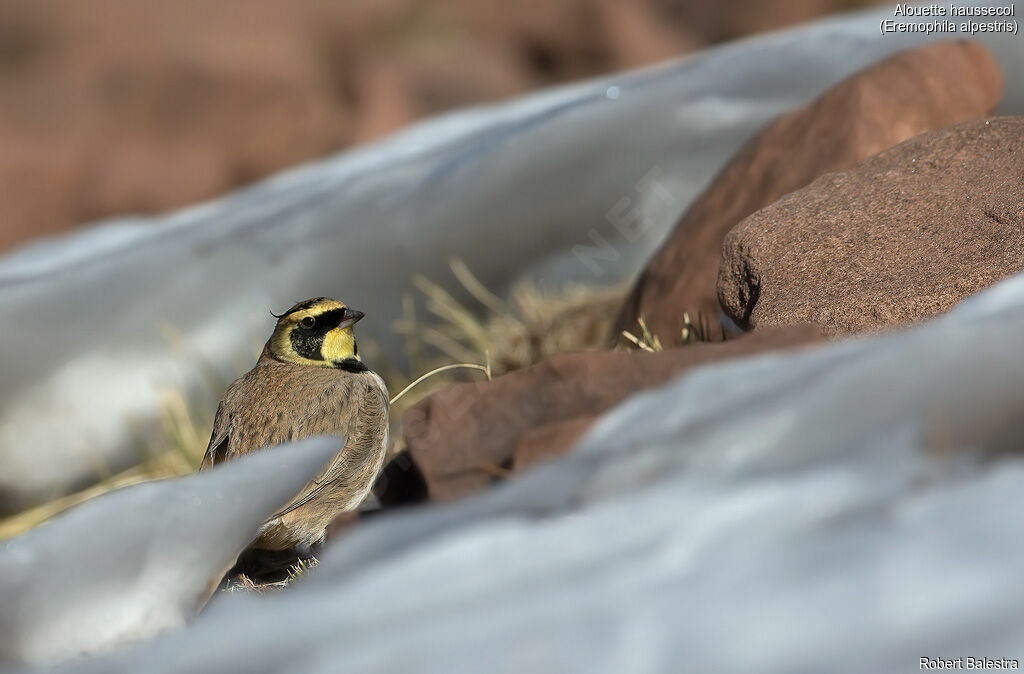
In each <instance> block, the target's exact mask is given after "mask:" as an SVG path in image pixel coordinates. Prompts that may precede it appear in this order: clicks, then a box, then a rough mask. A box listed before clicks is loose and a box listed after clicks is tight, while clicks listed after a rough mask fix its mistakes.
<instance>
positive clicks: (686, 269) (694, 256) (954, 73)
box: [615, 42, 1003, 343]
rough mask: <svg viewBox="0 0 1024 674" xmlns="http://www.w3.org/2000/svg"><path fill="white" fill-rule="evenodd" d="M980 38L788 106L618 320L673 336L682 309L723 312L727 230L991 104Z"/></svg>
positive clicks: (996, 80) (677, 234) (993, 97)
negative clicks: (722, 254)
mask: <svg viewBox="0 0 1024 674" xmlns="http://www.w3.org/2000/svg"><path fill="white" fill-rule="evenodd" d="M1002 89H1003V85H1002V76H1001V74H1000V71H999V67H998V65H997V64H996V62H995V59H994V58H993V57H992V55H991V54H990V53H989V51H988V50H987V49H986V48H985V47H982V46H981V45H979V44H975V43H970V42H941V43H936V44H932V45H929V46H926V47H921V48H919V49H915V50H912V51H906V52H903V53H900V54H897V55H895V56H892V57H890V58H888V59H886V60H885V61H882V62H881V63H879V64H877V65H874V66H872V67H869V68H866V69H864V70H862V71H860V72H859V73H857V74H855V75H853V76H851V77H849V78H848V79H846V80H844V81H843V82H841V83H839V84H838V85H836V86H835V87H833V88H832V89H830V90H829V91H827V92H826V93H825V94H823V95H822V96H821V97H820V98H818V99H817V100H816V101H815V102H813V103H811V104H810V105H808V106H807V107H805V108H803V109H801V110H797V111H795V112H791V113H789V114H787V115H784V116H782V117H780V118H778V119H777V120H775V122H773V123H772V124H770V125H769V126H767V127H766V128H765V129H764V130H763V131H761V133H760V134H758V135H757V136H756V137H755V138H754V139H753V140H751V141H750V142H749V143H748V144H747V145H746V146H745V147H744V148H743V150H742V151H740V153H739V154H738V155H736V157H735V158H734V159H733V160H732V161H731V162H730V163H729V164H728V165H727V166H726V167H725V169H724V170H723V171H722V172H721V173H720V174H719V175H718V177H717V178H716V179H715V180H714V181H713V182H712V183H711V185H710V187H708V188H707V190H705V192H704V193H703V194H702V195H701V196H700V197H699V198H698V199H697V200H696V201H695V202H694V203H693V205H692V206H691V207H690V209H689V211H687V213H686V215H685V216H684V217H683V219H682V220H681V221H680V222H679V224H678V225H676V227H675V230H674V231H673V233H672V234H671V235H670V236H669V238H668V240H667V241H666V242H665V243H664V244H663V246H662V248H661V250H660V251H658V253H657V254H656V255H655V256H654V258H653V259H652V260H651V261H650V263H649V264H648V265H647V268H646V269H645V270H644V271H643V273H642V274H641V275H640V278H639V280H638V281H637V283H636V286H635V287H634V288H633V290H632V292H631V293H630V295H629V297H628V298H627V300H626V303H625V304H624V306H623V308H622V310H621V312H620V314H619V318H618V320H617V321H616V331H615V334H616V335H617V334H618V332H619V330H623V329H635V327H634V326H635V325H636V319H637V318H638V317H643V318H644V319H645V320H646V322H647V325H648V326H649V327H650V329H651V330H652V331H653V332H654V333H655V334H657V335H658V336H660V337H661V339H662V341H663V342H665V343H670V342H671V341H672V340H675V339H676V338H677V337H678V335H679V330H680V326H681V322H682V316H683V312H684V311H685V312H689V313H690V314H691V315H694V314H696V313H698V312H699V313H701V314H703V315H704V316H706V317H707V319H708V320H710V321H713V322H717V320H718V316H719V309H718V300H717V296H716V292H715V282H716V279H717V273H718V262H719V251H720V249H721V244H722V240H723V238H724V237H725V235H726V233H727V232H728V231H729V230H730V229H732V227H733V226H735V225H736V224H737V223H738V222H740V221H741V220H742V219H743V218H745V217H747V216H748V215H750V214H751V213H754V212H755V211H757V210H759V209H761V208H764V207H765V206H768V205H769V204H771V203H772V202H774V201H776V200H777V199H779V198H780V197H782V196H783V195H785V194H787V193H789V192H792V191H794V190H796V189H799V188H801V187H804V186H806V185H808V184H809V183H810V182H811V181H813V180H814V179H815V178H817V177H819V176H821V175H823V174H825V173H828V172H831V171H841V170H845V169H848V168H851V167H853V166H854V165H855V164H856V163H857V162H859V161H860V160H862V159H864V158H866V157H869V156H871V155H873V154H876V153H878V152H880V151H882V150H885V149H887V148H889V147H892V146H893V145H896V144H898V143H900V142H902V141H904V140H907V139H908V138H911V137H913V136H916V135H918V134H920V133H924V132H926V131H931V130H934V129H939V128H942V127H945V126H950V125H952V124H956V123H958V122H962V121H965V120H969V119H972V118H977V117H983V116H985V115H986V114H990V113H991V111H992V110H993V108H994V107H995V105H996V103H998V101H999V99H1000V97H1001V95H1002Z"/></svg>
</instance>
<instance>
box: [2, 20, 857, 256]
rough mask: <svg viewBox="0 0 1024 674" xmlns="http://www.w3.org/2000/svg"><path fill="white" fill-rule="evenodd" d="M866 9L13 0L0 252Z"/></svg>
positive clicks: (5, 38)
mask: <svg viewBox="0 0 1024 674" xmlns="http://www.w3.org/2000/svg"><path fill="white" fill-rule="evenodd" d="M867 4H872V3H871V2H870V0H560V1H558V2H551V1H550V0H521V1H520V2H516V3H507V2H499V1H498V0H430V1H429V2H427V1H423V0H358V1H357V0H344V1H339V0H291V1H289V2H284V1H281V0H218V1H217V2H203V1H200V0H183V1H178V2H162V1H160V2H158V1H157V0H134V1H132V2H124V1H123V0H90V1H89V2H80V1H76V0H48V1H47V2H38V1H37V0H0V251H4V250H10V249H12V248H14V247H16V246H18V245H19V244H24V243H26V242H29V241H31V240H33V239H36V238H38V237H44V236H47V235H52V234H56V233H59V232H62V231H66V230H69V229H71V228H73V227H75V226H77V225H79V224H81V223H86V222H89V221H93V220H98V219H101V218H105V217H108V216H113V215H121V214H128V213H153V212H159V211H162V210H166V209H170V208H174V207H178V206H184V205H186V204H191V203H195V202H197V201H200V200H203V199H208V198H211V197H214V196H216V195H219V194H222V193H224V192H226V191H228V190H230V189H231V188H234V187H238V186H241V185H245V184H247V183H250V182H252V181H254V180H258V179H259V178H261V177H264V176H266V175H268V174H270V173H273V172H275V171H278V170H280V169H282V168H285V167H287V166H290V165H294V164H297V163H299V162H303V161H307V160H310V159H315V158H317V157H321V156H324V155H326V154H329V153H332V152H335V151H337V150H339V149H341V148H345V147H348V146H352V145H355V144H359V143H365V142H367V141H370V140H373V139H374V138H378V137H380V136H382V135H384V134H387V133H389V132H391V131H394V130H395V129H398V128H399V127H402V126H404V125H407V124H409V123H410V122H413V121H414V120H417V119H419V118H421V117H425V116H428V115H432V114H436V113H439V112H443V111H445V110H449V109H452V108H456V107H460V106H467V105H473V104H481V103H489V102H494V101H499V100H502V99H506V98H509V97H512V96H515V95H517V94H520V93H522V92H524V91H527V90H530V89H535V88H538V87H543V86H545V85H550V84H554V83H559V82H565V81H569V80H577V79H580V78H585V77H588V76H593V75H598V74H602V73H607V72H611V71H616V70H621V69H627V68H634V67H638V66H643V65H645V64H649V63H654V62H657V61H661V60H665V59H669V58H672V57H676V56H681V55H684V54H686V53H688V52H691V51H695V50H698V49H701V48H704V47H707V46H708V45H712V44H716V43H719V42H723V41H727V40H731V39H734V38H737V37H741V36H745V35H750V34H754V33H758V32H761V31H768V30H772V29H776V28H780V27H783V26H786V25H789V24H793V23H797V22H800V21H805V20H808V19H812V18H814V17H817V16H821V15H824V14H827V13H831V12H835V11H841V10H848V9H853V8H856V7H860V6H863V5H867Z"/></svg>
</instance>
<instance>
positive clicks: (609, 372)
mask: <svg viewBox="0 0 1024 674" xmlns="http://www.w3.org/2000/svg"><path fill="white" fill-rule="evenodd" d="M818 335H819V333H818V331H816V330H813V329H810V328H808V327H806V326H802V327H797V328H793V329H790V330H780V331H772V332H767V333H765V334H757V335H749V336H745V337H743V338H741V339H736V340H732V341H728V342H725V343H717V344H695V345H690V346H686V347H682V348H678V349H670V350H667V351H661V352H657V353H647V352H643V351H635V352H626V351H600V352H588V353H565V354H559V355H556V356H552V357H551V358H549V359H547V360H545V361H543V362H542V363H539V364H537V365H534V366H533V367H530V368H527V369H525V370H519V371H516V372H512V373H509V374H507V375H504V376H502V377H499V378H497V379H495V380H493V381H483V382H473V383H465V384H455V385H453V386H449V387H447V388H445V389H443V390H441V391H439V392H438V393H435V394H433V395H432V396H430V397H428V398H427V399H426V400H424V401H422V402H421V403H419V404H418V405H416V406H415V407H413V408H412V409H410V410H409V411H408V412H406V414H405V416H404V418H403V420H402V421H403V429H404V435H405V441H406V445H407V446H408V448H409V452H410V455H411V457H412V459H413V461H415V463H416V465H417V466H418V467H419V469H420V470H421V471H422V473H423V476H424V478H425V480H426V483H427V488H428V491H429V494H430V497H431V498H433V499H439V500H448V499H453V498H457V497H461V496H465V495H467V494H469V493H472V492H474V491H477V490H479V489H481V488H483V487H485V486H487V485H488V484H489V483H490V482H492V481H493V480H494V478H495V477H500V476H502V475H504V471H505V470H506V468H507V466H508V465H509V463H510V462H512V461H513V458H514V457H515V464H516V467H517V468H522V467H525V466H527V465H530V464H532V463H536V462H537V461H538V460H539V459H541V458H543V457H545V456H551V455H556V454H559V453H562V452H564V451H565V450H567V449H568V448H569V447H570V446H571V444H572V443H573V442H574V441H575V440H576V439H577V438H578V437H579V436H580V435H581V434H582V432H583V430H585V426H588V425H589V423H590V422H591V421H592V420H593V419H594V418H595V417H596V416H597V415H599V414H601V413H602V412H605V411H607V410H608V409H610V408H611V407H613V406H614V405H616V404H617V403H619V402H621V401H622V400H624V399H625V398H627V397H628V396H630V395H631V394H633V393H636V392H637V391H642V390H644V389H649V388H653V387H656V386H659V385H661V384H664V383H665V382H667V381H669V380H670V379H672V378H674V377H677V376H679V375H681V374H682V373H683V372H685V371H687V370H688V369H690V368H692V367H695V366H697V365H703V364H705V363H711V362H715V361H720V360H726V359H729V358H736V357H739V356H745V355H749V354H754V353H762V352H764V351H768V350H772V349H781V348H786V347H791V346H794V345H798V344H806V343H808V342H812V341H815V340H816V339H817V337H818ZM570 419H575V420H577V424H576V425H574V426H572V427H570V428H567V427H559V426H561V425H562V423H563V422H565V421H566V420H570ZM580 424H582V426H581V425H580ZM549 426H551V428H550V429H549V428H548V427H549ZM542 431H543V432H542ZM530 435H532V436H533V439H534V440H538V441H542V442H540V445H542V446H538V447H537V448H536V451H532V450H531V449H529V448H528V447H529V443H528V441H527V438H528V437H529V436H530ZM517 445H518V446H519V447H518V448H517Z"/></svg>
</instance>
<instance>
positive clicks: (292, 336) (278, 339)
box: [267, 297, 363, 369]
mask: <svg viewBox="0 0 1024 674" xmlns="http://www.w3.org/2000/svg"><path fill="white" fill-rule="evenodd" d="M275 317H276V318H277V326H276V327H275V328H274V334H273V335H271V336H270V341H269V342H267V350H268V351H269V352H270V355H271V356H273V357H274V358H276V359H278V360H282V361H284V362H286V363H295V364H297V365H310V366H313V367H338V368H343V369H348V368H352V367H353V366H356V368H357V369H362V368H361V363H360V361H359V348H358V347H357V346H356V335H355V332H354V331H353V329H352V328H353V326H354V325H355V324H356V323H357V322H358V321H359V319H361V318H362V317H363V312H361V311H356V310H354V309H349V308H348V307H347V306H345V304H344V303H343V302H339V301H338V300H332V299H331V298H329V297H314V298H313V299H311V300H306V301H305V302H299V303H298V304H296V305H295V306H293V307H292V308H291V309H289V310H288V311H286V312H284V313H283V314H281V315H280V316H278V315H276V314H275Z"/></svg>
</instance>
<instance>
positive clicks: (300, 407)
mask: <svg viewBox="0 0 1024 674" xmlns="http://www.w3.org/2000/svg"><path fill="white" fill-rule="evenodd" d="M272 315H274V317H275V318H276V319H277V324H276V325H275V327H274V332H273V334H271V336H270V339H268V340H267V343H266V345H265V346H264V347H263V352H262V353H261V354H260V356H259V359H258V360H257V362H256V365H255V366H254V367H253V368H252V369H251V370H249V372H247V373H246V374H244V375H242V376H241V377H239V378H238V379H237V380H235V382H234V383H232V384H231V385H230V386H228V388H227V391H226V392H225V393H224V397H223V399H222V400H221V402H220V404H219V405H218V406H217V412H216V416H215V418H214V423H213V432H212V434H211V435H210V443H209V446H208V447H207V450H206V454H205V456H204V457H203V461H202V464H201V466H200V468H199V470H200V471H202V470H206V469H209V468H212V467H214V466H217V465H220V464H222V463H224V462H226V461H231V460H233V459H236V458H238V457H241V456H244V455H246V454H250V453H252V452H257V451H260V450H261V449H264V448H266V447H270V446H273V445H278V444H282V443H286V442H293V441H296V440H301V439H303V438H308V437H312V436H318V435H338V436H343V437H344V445H343V446H340V447H339V449H338V453H337V454H336V455H335V456H334V458H333V459H332V460H331V461H330V462H329V463H328V464H327V466H326V467H325V468H324V469H323V471H321V472H320V474H319V475H318V476H317V477H316V478H315V479H314V480H313V481H312V482H310V483H309V484H308V485H306V487H305V488H303V490H302V491H301V492H300V493H299V494H297V495H296V496H295V498H293V499H292V500H291V502H289V503H288V504H286V505H284V507H282V508H281V509H280V510H279V511H278V512H276V513H274V514H273V515H272V516H271V517H270V518H269V519H268V520H267V521H266V522H264V523H263V525H262V526H261V527H260V529H259V531H258V533H257V535H256V538H255V540H254V542H253V543H252V544H251V545H250V549H251V550H255V551H267V552H269V553H285V554H286V556H287V554H290V553H291V552H296V553H297V555H298V556H299V557H311V556H314V554H315V552H316V551H317V550H318V549H319V547H320V546H322V544H323V541H324V538H325V536H326V529H327V526H328V525H329V524H330V523H331V521H332V520H333V519H334V518H335V517H336V516H337V515H339V514H341V513H344V512H347V511H351V510H354V509H356V508H357V507H358V506H359V504H360V503H361V502H362V501H363V500H364V499H365V498H366V496H367V495H368V494H369V492H370V490H371V489H372V487H373V484H374V480H375V479H376V477H377V475H378V473H380V471H381V468H382V466H383V463H384V457H385V454H386V453H387V444H388V413H389V400H388V391H387V387H386V386H385V384H384V380H383V379H381V377H380V376H379V375H378V374H377V373H375V372H374V371H373V370H371V369H370V368H368V367H367V366H366V365H365V364H364V363H363V362H362V359H361V358H360V356H359V348H358V346H357V345H356V338H355V331H354V329H353V328H354V326H355V324H356V323H357V322H359V320H360V319H362V318H363V316H364V315H365V314H363V312H361V311H356V310H354V309H350V308H349V307H348V306H346V305H345V303H344V302H340V301H338V300H335V299H331V298H329V297H314V298H312V299H309V300H306V301H304V302H298V303H297V304H295V305H293V306H292V307H291V308H290V309H288V310H287V311H285V312H284V313H283V314H280V315H277V314H273V312H272Z"/></svg>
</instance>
